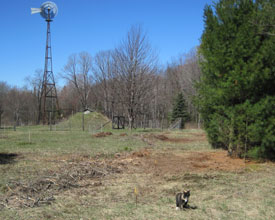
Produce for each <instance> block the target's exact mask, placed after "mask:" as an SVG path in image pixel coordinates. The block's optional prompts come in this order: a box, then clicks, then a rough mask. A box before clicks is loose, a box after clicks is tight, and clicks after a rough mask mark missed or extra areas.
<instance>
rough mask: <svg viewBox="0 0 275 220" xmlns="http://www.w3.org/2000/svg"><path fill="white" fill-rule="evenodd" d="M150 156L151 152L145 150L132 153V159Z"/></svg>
mask: <svg viewBox="0 0 275 220" xmlns="http://www.w3.org/2000/svg"><path fill="white" fill-rule="evenodd" d="M150 154H151V152H150V151H149V150H147V149H144V150H140V151H137V152H134V153H132V156H133V157H148V156H149V155H150Z"/></svg>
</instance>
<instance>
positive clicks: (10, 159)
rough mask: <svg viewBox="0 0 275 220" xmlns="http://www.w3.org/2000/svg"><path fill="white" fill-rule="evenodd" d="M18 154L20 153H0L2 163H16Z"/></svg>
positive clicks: (0, 162)
mask: <svg viewBox="0 0 275 220" xmlns="http://www.w3.org/2000/svg"><path fill="white" fill-rule="evenodd" d="M17 156H18V154H14V153H10V154H9V153H0V165H1V164H10V163H14V162H15V158H16V157H17Z"/></svg>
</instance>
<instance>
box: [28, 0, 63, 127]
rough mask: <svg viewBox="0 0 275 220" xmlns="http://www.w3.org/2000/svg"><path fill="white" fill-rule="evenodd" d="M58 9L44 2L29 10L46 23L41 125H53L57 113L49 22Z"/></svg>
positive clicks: (40, 112)
mask: <svg viewBox="0 0 275 220" xmlns="http://www.w3.org/2000/svg"><path fill="white" fill-rule="evenodd" d="M57 12H58V9H57V6H56V4H55V3H53V2H50V1H47V2H44V3H43V4H42V5H41V7H40V8H31V14H35V13H40V15H41V16H42V17H43V18H44V19H45V20H46V22H47V40H46V52H45V67H44V74H43V81H42V82H43V84H42V91H41V103H40V105H39V116H38V117H39V118H38V122H39V121H40V120H41V117H42V119H43V124H46V123H47V124H50V125H52V124H54V123H55V118H56V115H57V113H58V111H59V105H58V99H57V92H56V87H55V81H54V75H53V66H52V47H51V28H50V22H51V21H52V19H53V18H54V17H55V16H56V15H57Z"/></svg>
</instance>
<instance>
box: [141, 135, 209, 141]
mask: <svg viewBox="0 0 275 220" xmlns="http://www.w3.org/2000/svg"><path fill="white" fill-rule="evenodd" d="M191 135H192V137H191V138H174V137H168V136H167V135H164V134H159V135H156V134H149V135H145V136H144V138H149V139H157V140H161V141H166V142H172V143H189V142H195V141H206V135H205V134H201V133H198V134H196V133H192V134H191Z"/></svg>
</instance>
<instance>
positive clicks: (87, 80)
mask: <svg viewBox="0 0 275 220" xmlns="http://www.w3.org/2000/svg"><path fill="white" fill-rule="evenodd" d="M91 68H92V57H91V55H90V54H89V53H87V52H81V53H79V54H73V55H71V56H70V57H69V58H68V62H67V64H66V65H65V66H64V69H63V72H64V73H63V74H62V77H63V78H64V79H66V80H67V81H68V82H69V83H72V84H73V85H74V88H75V89H76V91H77V93H78V95H79V99H80V102H81V106H82V108H83V109H86V108H87V107H88V97H89V94H90V92H91V84H92V76H91Z"/></svg>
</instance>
